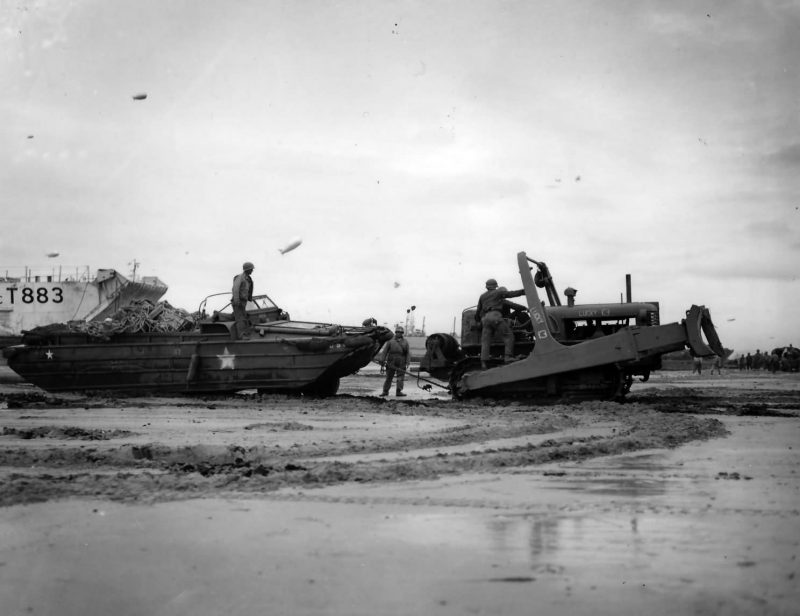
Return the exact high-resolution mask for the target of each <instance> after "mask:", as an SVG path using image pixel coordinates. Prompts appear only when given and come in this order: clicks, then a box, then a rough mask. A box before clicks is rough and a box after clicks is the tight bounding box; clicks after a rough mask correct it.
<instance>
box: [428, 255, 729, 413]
mask: <svg viewBox="0 0 800 616" xmlns="http://www.w3.org/2000/svg"><path fill="white" fill-rule="evenodd" d="M517 264H518V266H519V273H520V276H521V278H522V285H523V289H524V291H525V299H526V300H527V306H525V305H522V304H516V303H514V302H511V301H509V300H505V305H504V308H503V319H504V320H505V321H506V323H508V325H509V327H510V328H511V331H512V333H513V335H514V346H513V351H514V352H513V356H512V357H511V358H508V357H505V356H504V352H503V351H504V343H503V340H502V338H501V337H500V336H499V335H495V337H494V338H493V339H492V343H491V358H490V359H489V360H488V361H487V362H481V360H480V350H481V329H480V323H479V321H476V319H475V312H476V307H472V308H467V309H465V310H464V311H463V312H462V318H461V342H460V344H459V342H458V340H457V339H456V338H455V336H453V335H450V334H442V333H435V334H432V335H430V336H428V338H427V339H426V341H425V355H424V357H423V358H422V360H421V361H420V366H419V369H420V372H427V373H428V374H430V375H431V376H432V377H433V378H436V379H439V380H442V381H447V382H448V386H449V390H450V393H451V395H453V397H455V398H457V399H462V398H469V397H490V398H520V399H527V400H536V399H554V398H570V399H609V400H617V401H622V400H623V399H624V397H625V395H626V394H628V393H629V391H630V389H631V386H632V384H633V381H634V378H636V377H639V379H640V380H641V381H647V380H648V379H649V377H650V374H651V373H652V372H653V371H655V370H658V369H660V368H661V357H662V355H664V354H666V353H670V352H673V351H680V350H683V349H684V348H688V349H689V351H690V353H691V354H692V355H693V356H698V357H711V356H714V355H720V356H722V355H723V354H724V352H725V351H724V349H723V347H722V344H721V343H720V340H719V337H718V335H717V333H716V329H715V327H714V323H713V322H712V320H711V314H710V313H709V311H708V309H707V308H706V307H705V306H698V305H692V307H691V308H690V309H689V310H687V311H686V318H685V319H682V320H681V322H679V323H669V324H666V325H662V324H661V323H660V317H659V304H658V302H632V301H631V299H630V279H628V298H627V301H626V302H625V303H622V302H621V303H618V304H617V303H600V304H576V303H575V295H576V293H577V292H576V291H575V290H574V289H572V288H571V287H570V288H567V289H566V290H565V292H564V293H565V295H566V297H567V305H566V306H564V305H562V304H561V299H560V297H559V295H558V293H557V291H556V286H555V282H554V281H553V277H552V275H551V274H550V271H549V268H548V267H547V264H546V263H544V262H541V261H536V260H534V259H531V258H529V257H528V256H527V254H526V253H525V252H520V253H518V254H517ZM537 289H543V290H544V292H545V293H546V295H547V299H548V304H549V305H545V303H544V302H543V301H542V300H541V299H540V297H539V292H538V290H537ZM482 363H483V364H484V365H483V366H482Z"/></svg>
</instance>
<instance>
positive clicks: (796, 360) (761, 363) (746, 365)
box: [692, 344, 800, 374]
mask: <svg viewBox="0 0 800 616" xmlns="http://www.w3.org/2000/svg"><path fill="white" fill-rule="evenodd" d="M711 361H712V363H711V374H714V372H715V371H716V372H717V374H722V368H723V367H725V363H726V361H725V359H724V358H722V357H720V356H718V355H715V356H714V359H712V360H711ZM727 363H728V367H729V368H735V369H738V370H741V371H748V370H767V371H769V372H773V373H774V372H778V371H779V370H780V371H784V372H797V371H798V370H799V369H800V349H797V348H795V347H793V346H792V345H791V344H790V345H789V346H786V347H778V348H775V349H773V350H772V351H770V352H767V351H764V352H762V351H761V349H756V352H755V353H742V354H740V355H739V357H737V358H735V359H731V360H729V361H728V362H727ZM702 373H703V359H702V358H700V357H695V358H694V359H693V362H692V374H702Z"/></svg>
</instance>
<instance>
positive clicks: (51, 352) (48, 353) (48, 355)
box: [45, 349, 53, 359]
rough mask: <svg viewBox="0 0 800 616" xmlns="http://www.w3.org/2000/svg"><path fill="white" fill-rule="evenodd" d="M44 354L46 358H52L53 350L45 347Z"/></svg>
mask: <svg viewBox="0 0 800 616" xmlns="http://www.w3.org/2000/svg"><path fill="white" fill-rule="evenodd" d="M45 355H47V359H53V351H51V350H50V349H47V353H45Z"/></svg>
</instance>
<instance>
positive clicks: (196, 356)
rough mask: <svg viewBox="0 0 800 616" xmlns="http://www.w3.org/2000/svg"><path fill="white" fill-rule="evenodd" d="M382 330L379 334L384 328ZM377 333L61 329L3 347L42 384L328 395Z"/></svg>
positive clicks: (366, 358)
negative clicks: (101, 333)
mask: <svg viewBox="0 0 800 616" xmlns="http://www.w3.org/2000/svg"><path fill="white" fill-rule="evenodd" d="M384 337H385V334H384ZM380 343H381V336H375V335H373V336H369V335H365V334H363V333H356V334H354V335H339V336H333V337H315V336H286V335H279V334H266V335H260V336H254V337H253V338H252V339H248V340H234V339H232V337H231V336H230V334H229V333H212V334H209V333H203V332H202V331H199V332H189V333H137V334H119V335H116V336H114V337H113V338H112V339H111V340H110V341H107V342H103V341H96V340H93V339H91V338H89V337H87V336H86V335H83V334H63V335H52V336H47V337H44V338H42V339H40V340H32V341H30V342H28V343H26V344H22V345H16V346H12V347H8V348H6V349H5V350H4V351H3V354H4V355H5V356H6V358H7V360H8V365H9V367H11V368H12V369H13V370H14V371H15V372H17V373H18V374H19V375H20V376H22V377H23V378H24V379H26V380H27V381H29V382H31V383H33V384H34V385H36V386H38V387H41V388H42V389H44V390H46V391H51V392H64V391H86V390H105V391H114V392H119V393H126V394H137V393H138V394H157V393H197V394H201V393H223V392H235V391H240V390H245V389H257V390H259V391H260V392H306V393H309V394H317V395H333V394H335V393H336V390H337V388H338V385H339V379H340V378H341V377H344V376H347V375H349V374H353V373H354V372H356V371H357V370H358V369H359V368H362V367H363V366H365V365H367V364H368V363H369V362H370V361H371V359H372V357H373V356H374V354H375V352H376V351H377V349H378V348H379V344H380Z"/></svg>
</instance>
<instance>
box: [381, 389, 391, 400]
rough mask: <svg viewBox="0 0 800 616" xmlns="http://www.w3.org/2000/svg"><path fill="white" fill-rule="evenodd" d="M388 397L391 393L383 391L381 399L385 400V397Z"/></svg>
mask: <svg viewBox="0 0 800 616" xmlns="http://www.w3.org/2000/svg"><path fill="white" fill-rule="evenodd" d="M388 395H389V392H388V391H382V392H381V398H385V397H386V396H388Z"/></svg>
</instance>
